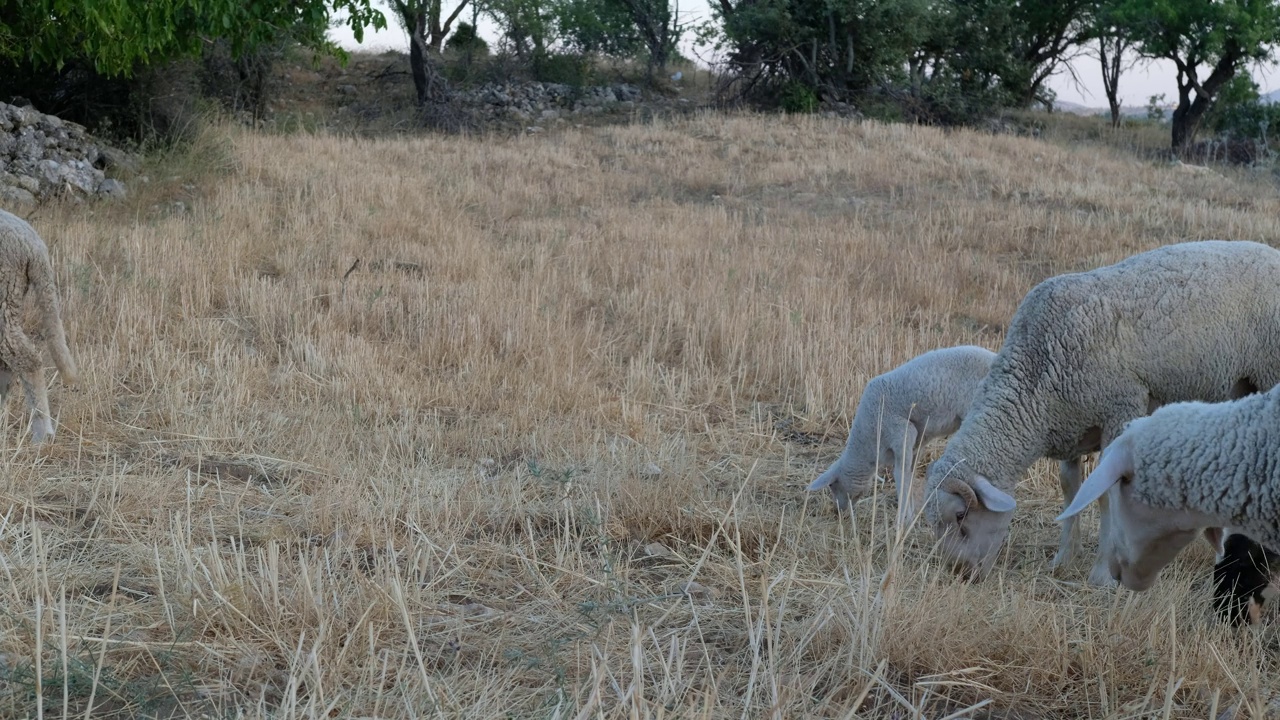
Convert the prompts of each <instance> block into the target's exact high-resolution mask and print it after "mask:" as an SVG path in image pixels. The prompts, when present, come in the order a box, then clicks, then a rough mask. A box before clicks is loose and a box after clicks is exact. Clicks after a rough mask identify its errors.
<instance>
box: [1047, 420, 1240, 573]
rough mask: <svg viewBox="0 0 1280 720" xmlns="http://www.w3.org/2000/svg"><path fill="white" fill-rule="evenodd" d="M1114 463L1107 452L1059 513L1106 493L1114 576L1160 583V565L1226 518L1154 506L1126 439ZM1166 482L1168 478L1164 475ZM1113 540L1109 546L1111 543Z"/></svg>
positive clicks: (1077, 509) (1068, 513)
mask: <svg viewBox="0 0 1280 720" xmlns="http://www.w3.org/2000/svg"><path fill="white" fill-rule="evenodd" d="M1117 445H1118V447H1117V448H1116V449H1117V450H1118V451H1119V452H1116V453H1115V460H1116V462H1115V464H1111V463H1108V462H1107V461H1108V459H1109V458H1108V457H1107V455H1108V454H1109V453H1106V452H1104V453H1103V458H1102V461H1101V462H1099V463H1098V467H1097V469H1095V470H1094V471H1093V472H1092V473H1091V474H1090V475H1089V477H1088V478H1086V479H1085V481H1084V482H1083V483H1081V485H1080V489H1079V490H1078V491H1077V492H1076V496H1075V498H1074V499H1072V501H1071V504H1070V505H1069V506H1067V509H1066V510H1063V511H1062V514H1061V515H1059V516H1058V518H1057V519H1058V521H1059V522H1061V521H1063V520H1065V519H1067V518H1069V517H1071V516H1072V515H1075V514H1077V513H1079V512H1080V511H1081V510H1083V509H1085V508H1086V507H1088V506H1089V504H1090V503H1092V502H1093V501H1094V500H1097V499H1099V498H1101V497H1102V496H1103V495H1106V498H1107V502H1106V507H1105V508H1104V509H1103V512H1107V513H1110V517H1111V532H1110V535H1111V538H1110V542H1109V543H1106V544H1104V550H1103V552H1104V553H1106V561H1107V566H1108V568H1109V570H1110V572H1111V577H1113V578H1115V580H1116V581H1117V582H1119V583H1120V584H1121V585H1123V586H1124V587H1126V588H1128V589H1129V590H1133V591H1137V592H1140V591H1143V590H1147V589H1148V588H1150V587H1151V586H1152V585H1154V584H1155V582H1156V579H1157V578H1158V577H1159V576H1160V571H1161V570H1163V569H1164V568H1165V566H1166V565H1168V564H1169V563H1170V562H1172V561H1173V559H1174V558H1175V557H1177V555H1178V553H1180V552H1182V550H1183V548H1185V547H1186V546H1187V545H1190V544H1191V542H1192V541H1194V540H1195V539H1196V537H1197V536H1199V535H1200V534H1201V533H1202V532H1203V531H1204V530H1205V529H1206V528H1214V527H1221V526H1222V525H1224V524H1226V523H1224V522H1223V520H1222V519H1221V518H1215V517H1213V516H1210V515H1208V514H1206V513H1202V512H1198V511H1195V510H1185V509H1171V508H1162V507H1154V506H1152V505H1149V504H1147V503H1146V502H1144V501H1143V500H1142V499H1141V497H1140V496H1139V494H1138V492H1137V484H1136V483H1135V481H1134V477H1133V472H1132V470H1131V465H1126V464H1125V463H1127V462H1128V459H1127V457H1126V454H1127V453H1128V447H1127V444H1123V443H1117ZM1160 480H1161V482H1162V483H1163V484H1165V485H1167V484H1168V482H1169V478H1160ZM1106 545H1109V546H1110V547H1109V548H1106Z"/></svg>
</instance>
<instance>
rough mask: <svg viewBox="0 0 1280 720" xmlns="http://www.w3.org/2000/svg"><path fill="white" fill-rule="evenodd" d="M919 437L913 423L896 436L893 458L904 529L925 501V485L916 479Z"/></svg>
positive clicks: (900, 516) (899, 516) (899, 512)
mask: <svg viewBox="0 0 1280 720" xmlns="http://www.w3.org/2000/svg"><path fill="white" fill-rule="evenodd" d="M918 437H919V434H918V433H917V432H916V427H915V426H914V425H912V424H911V423H907V425H906V427H905V428H904V429H903V431H902V432H901V433H899V434H895V435H894V453H893V457H894V458H895V460H896V462H894V466H893V481H894V485H895V486H896V487H897V489H898V522H899V523H901V524H902V525H903V526H904V527H905V526H906V525H907V524H908V523H910V522H911V519H912V518H913V517H915V514H916V512H917V511H919V509H920V506H921V501H922V500H923V499H924V498H923V496H924V487H923V484H921V483H917V482H916V481H915V477H914V474H915V447H916V439H917V438H918ZM899 443H901V444H899Z"/></svg>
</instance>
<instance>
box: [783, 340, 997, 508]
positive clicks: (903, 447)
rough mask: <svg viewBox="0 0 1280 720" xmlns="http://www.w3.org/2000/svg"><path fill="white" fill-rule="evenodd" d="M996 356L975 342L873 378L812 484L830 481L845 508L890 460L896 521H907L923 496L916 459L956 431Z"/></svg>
mask: <svg viewBox="0 0 1280 720" xmlns="http://www.w3.org/2000/svg"><path fill="white" fill-rule="evenodd" d="M995 356H996V354H995V353H994V352H992V351H990V350H988V349H986V348H984V347H978V346H976V345H960V346H958V347H949V348H939V349H937V350H930V351H928V352H926V353H923V354H921V355H917V356H916V357H914V358H912V359H911V360H908V361H907V362H905V363H903V364H901V365H899V366H898V367H896V368H894V369H893V370H890V371H889V372H886V373H884V374H883V375H879V376H877V377H874V378H872V379H871V381H870V382H868V383H867V386H866V388H865V389H864V390H863V391H862V399H861V400H859V401H858V410H857V412H856V413H855V414H854V416H853V422H852V423H850V425H849V439H848V442H846V443H845V446H844V452H843V453H841V455H840V459H839V460H837V461H836V462H834V463H832V465H831V467H829V468H827V470H826V472H824V473H822V474H821V475H819V476H818V478H817V479H816V480H814V481H813V483H811V484H810V485H809V488H808V489H809V490H810V491H814V490H820V489H822V488H824V487H830V488H831V494H832V495H833V496H834V499H835V503H836V507H837V508H839V509H841V510H847V509H849V508H850V507H852V506H853V503H856V502H857V501H859V500H861V499H862V498H863V497H865V496H866V495H867V494H868V493H869V491H870V490H871V486H872V482H873V481H874V480H875V478H876V473H877V471H879V470H880V469H881V468H887V467H892V468H893V478H894V482H895V483H896V485H897V489H898V520H899V522H904V523H905V522H908V521H909V520H910V519H911V518H912V517H914V516H915V514H916V512H917V511H918V510H919V508H920V504H921V501H922V500H923V487H922V486H921V485H920V483H918V482H915V479H914V478H913V477H912V476H913V474H914V465H913V460H912V458H913V457H914V455H915V453H916V452H918V451H919V450H920V449H921V448H922V447H923V446H924V444H925V443H926V442H928V441H929V440H932V439H934V438H939V437H948V436H950V435H951V433H953V432H955V431H956V428H957V427H959V426H960V421H961V420H963V419H964V414H965V411H966V410H967V409H968V407H969V401H970V400H972V399H973V394H974V392H975V391H976V390H977V388H978V383H980V382H982V378H983V377H985V376H986V374H987V369H988V368H989V367H991V361H992V359H994V358H995Z"/></svg>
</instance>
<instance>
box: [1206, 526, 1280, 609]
mask: <svg viewBox="0 0 1280 720" xmlns="http://www.w3.org/2000/svg"><path fill="white" fill-rule="evenodd" d="M1278 582H1280V553H1277V552H1272V551H1271V550H1268V549H1267V548H1265V547H1263V546H1261V545H1259V544H1258V543H1256V542H1254V541H1253V540H1250V539H1249V537H1248V536H1246V535H1242V534H1240V533H1232V534H1230V535H1228V536H1227V539H1226V541H1225V542H1224V543H1223V546H1222V557H1221V558H1219V559H1218V562H1217V564H1215V565H1214V566H1213V607H1214V609H1215V610H1217V611H1218V615H1219V616H1221V617H1222V619H1223V620H1224V621H1226V622H1227V623H1228V624H1230V625H1233V626H1239V625H1244V624H1248V625H1256V624H1258V622H1259V621H1260V620H1261V618H1262V606H1263V604H1264V603H1266V601H1267V598H1268V597H1273V596H1275V595H1276V594H1277V593H1280V585H1278Z"/></svg>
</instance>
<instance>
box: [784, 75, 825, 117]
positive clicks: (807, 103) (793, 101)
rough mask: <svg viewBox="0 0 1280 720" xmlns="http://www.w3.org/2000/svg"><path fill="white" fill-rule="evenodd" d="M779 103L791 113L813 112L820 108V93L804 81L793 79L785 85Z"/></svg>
mask: <svg viewBox="0 0 1280 720" xmlns="http://www.w3.org/2000/svg"><path fill="white" fill-rule="evenodd" d="M779 104H780V105H781V106H782V109H783V110H785V111H787V112H789V113H811V112H813V111H815V110H817V109H818V94H817V93H815V92H814V91H813V88H811V87H809V86H807V85H805V84H804V83H800V82H796V81H794V80H792V81H790V82H788V83H787V84H786V85H785V86H784V87H783V90H782V95H781V99H780V102H779Z"/></svg>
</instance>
